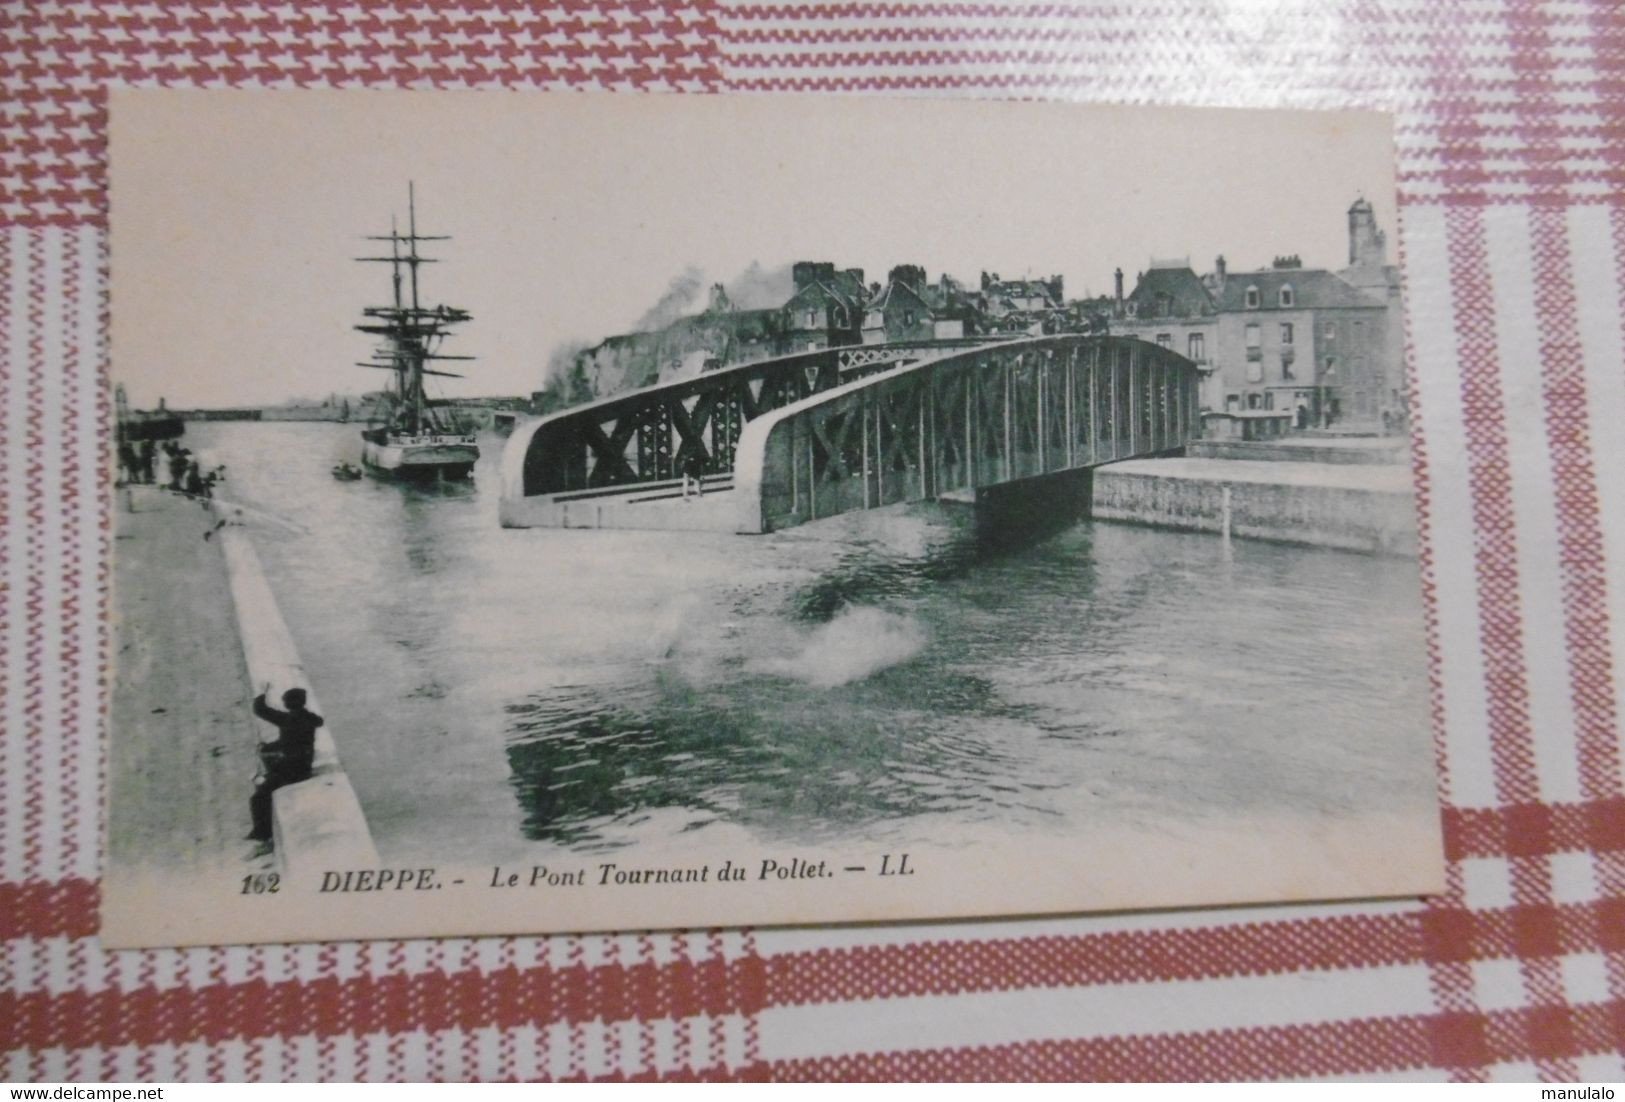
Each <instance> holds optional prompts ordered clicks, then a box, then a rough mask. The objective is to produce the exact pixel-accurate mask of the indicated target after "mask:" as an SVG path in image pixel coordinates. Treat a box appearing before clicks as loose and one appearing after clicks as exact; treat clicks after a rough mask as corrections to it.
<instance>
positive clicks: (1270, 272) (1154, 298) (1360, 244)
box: [1111, 199, 1405, 432]
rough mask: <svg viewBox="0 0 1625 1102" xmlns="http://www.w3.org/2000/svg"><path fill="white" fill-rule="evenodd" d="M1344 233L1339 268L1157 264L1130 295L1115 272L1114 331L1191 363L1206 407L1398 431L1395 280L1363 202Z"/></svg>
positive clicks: (1399, 345)
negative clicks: (1345, 257)
mask: <svg viewBox="0 0 1625 1102" xmlns="http://www.w3.org/2000/svg"><path fill="white" fill-rule="evenodd" d="M1348 225H1349V265H1348V267H1346V268H1343V269H1341V270H1339V271H1335V272H1334V271H1330V270H1327V269H1322V268H1305V267H1303V264H1302V262H1301V261H1300V260H1299V258H1298V257H1296V256H1287V257H1277V258H1275V260H1274V262H1273V263H1272V264H1271V265H1270V267H1268V268H1262V269H1258V270H1256V271H1246V272H1232V271H1230V270H1229V268H1228V266H1227V265H1226V263H1225V260H1224V257H1222V256H1221V257H1219V258H1217V260H1216V261H1215V262H1214V267H1213V271H1212V272H1210V273H1208V274H1207V275H1204V276H1198V275H1197V274H1196V273H1195V272H1194V271H1193V270H1192V268H1191V266H1190V263H1189V261H1188V260H1176V261H1168V260H1154V261H1152V263H1151V265H1150V267H1149V268H1148V269H1147V270H1146V271H1144V272H1142V273H1140V275H1139V278H1138V280H1137V281H1136V285H1135V288H1134V291H1133V293H1131V294H1129V295H1127V296H1125V295H1124V294H1123V291H1122V286H1123V285H1122V273H1121V271H1119V272H1118V273H1117V303H1118V305H1117V308H1116V310H1115V311H1114V316H1113V318H1112V322H1111V328H1112V330H1113V331H1114V332H1120V333H1123V334H1126V335H1131V336H1136V337H1139V338H1140V339H1141V340H1145V341H1149V342H1151V343H1154V344H1159V345H1162V346H1164V347H1167V348H1172V349H1173V350H1174V351H1176V352H1179V353H1180V354H1182V355H1185V356H1187V357H1189V358H1190V359H1191V360H1193V361H1195V362H1196V364H1197V365H1198V367H1200V368H1201V369H1202V371H1203V383H1202V392H1201V393H1202V405H1203V408H1204V409H1206V410H1210V411H1230V412H1238V411H1244V410H1254V411H1259V410H1276V411H1286V412H1289V413H1291V414H1293V420H1294V423H1295V424H1298V425H1316V426H1323V427H1324V426H1330V425H1337V426H1339V427H1342V428H1345V429H1348V430H1350V431H1373V432H1376V431H1382V430H1384V429H1392V428H1396V427H1398V426H1399V425H1401V424H1402V423H1403V420H1404V415H1405V399H1404V388H1403V383H1402V363H1403V355H1404V322H1403V315H1402V312H1401V306H1400V287H1399V274H1398V270H1397V269H1396V268H1394V267H1393V266H1391V265H1389V264H1388V263H1387V255H1386V238H1385V235H1384V234H1383V232H1382V230H1381V229H1379V228H1378V227H1377V225H1376V219H1375V217H1374V215H1373V213H1372V209H1371V204H1370V203H1368V202H1366V201H1365V200H1364V199H1360V200H1357V201H1356V202H1355V203H1354V204H1353V205H1352V206H1351V207H1350V208H1349V211H1348Z"/></svg>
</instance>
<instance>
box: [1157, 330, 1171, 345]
mask: <svg viewBox="0 0 1625 1102" xmlns="http://www.w3.org/2000/svg"><path fill="white" fill-rule="evenodd" d="M1173 346H1174V335H1173V334H1172V333H1158V334H1157V347H1158V348H1172V347H1173Z"/></svg>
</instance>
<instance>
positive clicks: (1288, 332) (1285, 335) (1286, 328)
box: [1281, 321, 1292, 344]
mask: <svg viewBox="0 0 1625 1102" xmlns="http://www.w3.org/2000/svg"><path fill="white" fill-rule="evenodd" d="M1281 343H1282V344H1291V343H1292V323H1291V322H1290V321H1283V322H1282V323H1281Z"/></svg>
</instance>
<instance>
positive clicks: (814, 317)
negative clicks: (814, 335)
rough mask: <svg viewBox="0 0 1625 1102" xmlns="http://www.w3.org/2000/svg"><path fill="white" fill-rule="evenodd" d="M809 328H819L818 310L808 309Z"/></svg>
mask: <svg viewBox="0 0 1625 1102" xmlns="http://www.w3.org/2000/svg"><path fill="white" fill-rule="evenodd" d="M807 328H808V329H817V328H818V311H817V310H808V311H807Z"/></svg>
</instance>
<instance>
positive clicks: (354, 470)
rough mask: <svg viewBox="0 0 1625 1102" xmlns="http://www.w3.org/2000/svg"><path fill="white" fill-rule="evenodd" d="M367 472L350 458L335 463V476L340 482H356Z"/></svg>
mask: <svg viewBox="0 0 1625 1102" xmlns="http://www.w3.org/2000/svg"><path fill="white" fill-rule="evenodd" d="M365 474H366V472H365V471H363V470H362V469H361V468H360V467H357V466H356V465H355V464H354V463H351V462H349V461H348V460H346V461H345V462H343V463H335V464H334V465H333V477H334V478H336V479H338V480H339V481H340V482H354V481H355V480H356V479H358V478H360V477H362V476H363V475H365Z"/></svg>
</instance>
